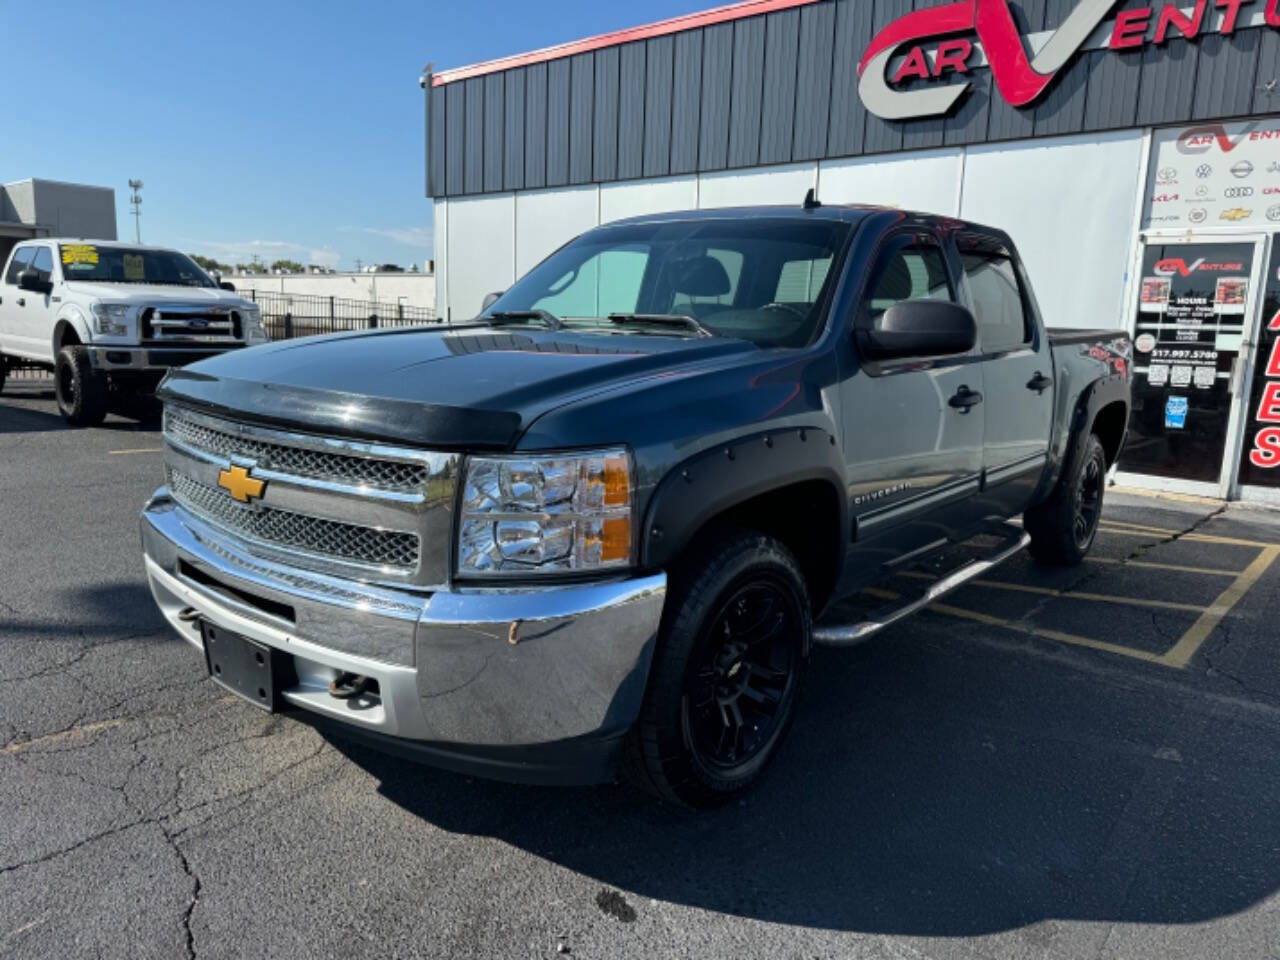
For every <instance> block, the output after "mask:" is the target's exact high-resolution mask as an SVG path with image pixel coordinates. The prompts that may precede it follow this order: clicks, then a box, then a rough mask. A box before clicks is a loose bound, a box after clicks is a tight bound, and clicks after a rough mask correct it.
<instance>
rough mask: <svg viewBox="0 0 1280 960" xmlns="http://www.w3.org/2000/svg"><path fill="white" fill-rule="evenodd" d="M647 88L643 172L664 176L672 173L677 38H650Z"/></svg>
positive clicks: (646, 68)
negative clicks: (672, 121)
mask: <svg viewBox="0 0 1280 960" xmlns="http://www.w3.org/2000/svg"><path fill="white" fill-rule="evenodd" d="M647 46H648V49H647V50H646V53H645V57H646V66H645V90H644V175H645V176H646V177H664V176H666V175H667V174H668V173H670V172H671V78H672V70H673V69H674V63H673V61H674V57H675V38H674V37H671V36H666V37H654V38H653V39H652V40H650V41H648V44H647Z"/></svg>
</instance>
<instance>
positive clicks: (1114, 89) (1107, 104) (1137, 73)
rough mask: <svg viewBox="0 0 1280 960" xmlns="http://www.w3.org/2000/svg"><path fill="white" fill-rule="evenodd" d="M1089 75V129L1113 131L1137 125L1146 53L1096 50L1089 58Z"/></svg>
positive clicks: (1086, 116) (1086, 113)
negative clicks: (1140, 86) (1143, 63)
mask: <svg viewBox="0 0 1280 960" xmlns="http://www.w3.org/2000/svg"><path fill="white" fill-rule="evenodd" d="M1085 56H1086V57H1087V58H1088V62H1087V63H1086V64H1085V65H1084V67H1085V69H1086V70H1087V71H1088V74H1089V85H1088V89H1087V90H1086V91H1085V100H1084V126H1085V129H1086V130H1112V129H1118V128H1121V127H1131V126H1133V120H1134V117H1136V116H1137V114H1138V83H1139V81H1140V80H1141V79H1142V53H1141V52H1140V51H1137V50H1135V51H1132V52H1128V53H1112V52H1111V51H1110V50H1095V51H1093V52H1092V53H1088V54H1086V55H1085Z"/></svg>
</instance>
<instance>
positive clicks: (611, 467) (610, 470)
mask: <svg viewBox="0 0 1280 960" xmlns="http://www.w3.org/2000/svg"><path fill="white" fill-rule="evenodd" d="M630 502H631V471H630V469H629V468H628V465H627V458H626V457H608V458H607V459H606V460H605V462H604V505H605V506H606V507H625V506H626V505H627V504H628V503H630Z"/></svg>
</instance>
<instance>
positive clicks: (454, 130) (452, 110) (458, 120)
mask: <svg viewBox="0 0 1280 960" xmlns="http://www.w3.org/2000/svg"><path fill="white" fill-rule="evenodd" d="M445 93H446V95H447V96H446V97H445V100H446V104H447V106H446V110H447V113H446V115H445V130H446V131H448V133H447V139H446V141H445V146H444V152H445V184H446V185H447V188H448V192H449V193H450V194H458V193H465V192H466V189H467V180H466V173H467V170H466V163H465V162H464V158H465V157H466V152H465V151H466V147H467V88H466V86H465V85H464V84H461V83H454V84H450V85H449V86H447V87H445Z"/></svg>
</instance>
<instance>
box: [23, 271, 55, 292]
mask: <svg viewBox="0 0 1280 960" xmlns="http://www.w3.org/2000/svg"><path fill="white" fill-rule="evenodd" d="M18 288H19V289H20V290H29V291H30V292H32V293H43V294H45V295H46V296H47V295H48V294H50V293H53V281H51V280H45V279H44V278H43V277H41V276H40V274H38V273H36V272H35V271H34V270H23V271H22V272H21V273H19V274H18Z"/></svg>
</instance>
